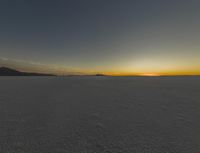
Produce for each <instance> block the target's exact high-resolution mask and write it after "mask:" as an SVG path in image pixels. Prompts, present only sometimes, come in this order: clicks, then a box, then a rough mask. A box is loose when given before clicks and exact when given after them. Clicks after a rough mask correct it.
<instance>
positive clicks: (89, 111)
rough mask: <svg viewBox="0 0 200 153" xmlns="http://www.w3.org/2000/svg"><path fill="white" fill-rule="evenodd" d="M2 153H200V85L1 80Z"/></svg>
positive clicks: (175, 80)
mask: <svg viewBox="0 0 200 153" xmlns="http://www.w3.org/2000/svg"><path fill="white" fill-rule="evenodd" d="M0 152H1V153H199V152H200V77H1V78H0Z"/></svg>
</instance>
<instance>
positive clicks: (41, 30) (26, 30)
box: [0, 0, 200, 76]
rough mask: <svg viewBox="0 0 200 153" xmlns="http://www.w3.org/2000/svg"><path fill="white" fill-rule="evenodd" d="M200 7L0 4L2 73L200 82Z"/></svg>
mask: <svg viewBox="0 0 200 153" xmlns="http://www.w3.org/2000/svg"><path fill="white" fill-rule="evenodd" d="M199 6H200V1H199V0H17V1H16V0H1V1H0V66H9V67H12V68H16V69H19V70H22V71H31V72H43V73H55V74H62V75H66V74H95V73H103V74H109V75H150V76H151V75H200V30H199V27H200V9H199Z"/></svg>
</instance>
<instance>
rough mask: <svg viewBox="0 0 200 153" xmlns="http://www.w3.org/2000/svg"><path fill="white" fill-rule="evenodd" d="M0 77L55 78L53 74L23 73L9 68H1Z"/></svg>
mask: <svg viewBox="0 0 200 153" xmlns="http://www.w3.org/2000/svg"><path fill="white" fill-rule="evenodd" d="M0 76H55V75H53V74H42V73H29V72H21V71H17V70H15V69H11V68H8V67H0Z"/></svg>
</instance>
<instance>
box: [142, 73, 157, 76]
mask: <svg viewBox="0 0 200 153" xmlns="http://www.w3.org/2000/svg"><path fill="white" fill-rule="evenodd" d="M141 75H142V76H160V75H159V74H157V73H144V74H141Z"/></svg>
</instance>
